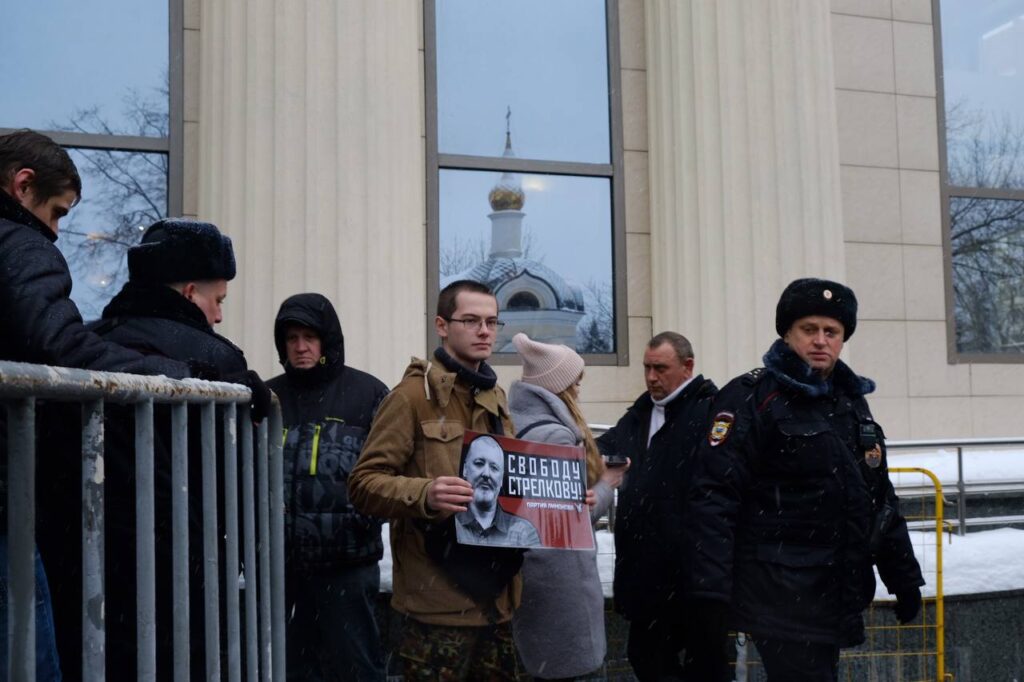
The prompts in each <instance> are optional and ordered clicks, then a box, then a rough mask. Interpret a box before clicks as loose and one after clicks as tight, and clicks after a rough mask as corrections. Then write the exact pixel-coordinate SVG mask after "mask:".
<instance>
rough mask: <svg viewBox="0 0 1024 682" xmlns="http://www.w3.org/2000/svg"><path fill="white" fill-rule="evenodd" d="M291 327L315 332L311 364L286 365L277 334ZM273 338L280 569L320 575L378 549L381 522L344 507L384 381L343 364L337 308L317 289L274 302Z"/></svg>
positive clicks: (370, 558)
mask: <svg viewBox="0 0 1024 682" xmlns="http://www.w3.org/2000/svg"><path fill="white" fill-rule="evenodd" d="M291 325H302V326H305V327H309V328H311V329H313V330H315V331H316V333H317V335H318V336H319V337H320V344H321V358H320V362H319V363H318V364H317V365H316V366H315V367H313V368H311V369H298V368H295V367H292V366H291V365H290V364H289V363H288V353H287V349H286V347H285V334H286V331H287V329H288V327H289V326H291ZM274 342H275V343H276V345H277V352H278V355H279V357H280V360H281V365H282V366H284V370H285V372H284V374H281V375H279V376H277V377H274V378H273V379H271V380H270V381H268V382H267V385H268V386H269V387H270V388H271V390H273V391H274V392H275V393H277V395H278V397H279V398H280V400H281V411H282V416H283V418H284V427H285V435H284V486H285V490H284V498H285V509H286V513H287V516H286V518H285V545H286V551H287V553H288V560H287V566H288V570H289V572H298V573H299V574H303V573H307V574H308V573H320V572H326V571H332V570H337V569H338V568H342V567H345V566H353V565H359V564H365V563H372V562H376V561H378V560H379V559H380V558H381V556H383V553H384V546H383V543H382V542H381V536H380V532H381V520H380V519H377V518H374V517H370V516H366V515H364V514H361V513H359V512H358V511H356V509H355V508H354V507H353V506H352V503H351V502H350V501H349V496H348V476H349V473H351V471H352V468H353V467H355V465H356V460H358V459H359V453H360V452H361V451H362V448H363V442H364V441H365V440H366V435H367V434H368V433H369V430H370V423H371V422H372V421H373V416H374V414H376V412H377V406H378V405H379V404H380V401H381V400H383V399H384V396H385V395H386V394H387V392H388V390H387V387H386V386H385V385H384V384H383V383H381V382H380V381H379V380H378V379H376V378H375V377H373V376H371V375H370V374H367V373H366V372H361V371H359V370H358V369H353V368H352V367H348V366H346V365H345V340H344V337H343V336H342V333H341V323H340V322H339V320H338V314H337V313H336V312H335V311H334V306H332V305H331V302H330V301H328V300H327V299H326V298H325V297H324V296H321V295H320V294H298V295H295V296H292V297H290V298H288V299H287V300H285V302H284V303H282V304H281V309H280V310H279V311H278V314H277V320H276V321H275V323H274Z"/></svg>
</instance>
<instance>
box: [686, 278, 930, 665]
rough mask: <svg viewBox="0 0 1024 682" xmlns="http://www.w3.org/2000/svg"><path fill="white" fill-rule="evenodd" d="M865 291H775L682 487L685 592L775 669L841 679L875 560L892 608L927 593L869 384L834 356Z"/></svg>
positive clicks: (717, 632) (718, 630) (797, 284)
mask: <svg viewBox="0 0 1024 682" xmlns="http://www.w3.org/2000/svg"><path fill="white" fill-rule="evenodd" d="M856 326H857V299H856V298H855V296H854V294H853V291H851V290H850V289H849V288H847V287H845V286H843V285H842V284H839V283H837V282H830V281H827V280H821V279H798V280H796V281H794V282H792V283H791V284H790V285H789V286H788V287H786V289H785V291H783V293H782V297H781V298H780V299H779V303H778V307H777V308H776V316H775V328H776V331H778V333H779V336H780V337H781V338H780V339H778V340H776V341H775V343H774V344H772V346H771V348H769V349H768V352H767V353H766V354H765V356H764V367H762V368H758V369H755V370H753V371H751V372H748V373H747V374H745V375H743V376H740V377H738V378H736V379H734V380H733V381H731V382H730V383H729V384H728V385H727V386H726V387H725V388H724V389H722V391H721V392H720V393H719V394H718V398H717V400H716V402H715V405H714V408H713V409H712V415H713V416H712V419H711V424H710V427H709V430H708V434H707V437H706V438H705V439H704V440H703V441H702V443H701V445H700V446H699V450H698V464H697V466H698V471H697V475H696V476H695V478H694V483H693V485H692V487H691V489H690V492H689V495H688V502H687V507H688V510H689V514H688V518H689V519H690V525H689V527H688V531H687V532H688V534H689V536H690V537H689V546H690V547H691V550H692V557H691V561H692V574H691V584H690V586H689V590H688V591H689V595H690V597H691V598H694V599H697V600H699V601H698V603H699V604H700V611H701V612H702V615H703V617H704V621H705V622H706V623H707V624H708V626H709V628H710V630H712V631H713V632H714V634H713V635H712V634H711V633H710V632H709V633H708V634H709V637H710V638H711V639H712V640H714V639H717V640H718V641H719V642H721V641H723V640H724V639H725V636H726V626H727V625H731V626H732V627H733V628H735V629H736V630H739V631H743V632H747V633H750V635H751V636H752V638H753V640H754V642H755V644H756V646H757V649H758V652H759V653H760V655H761V659H762V661H763V663H764V667H765V671H766V672H767V674H768V679H769V680H772V681H777V680H786V681H787V682H791V681H805V680H806V681H808V682H810V681H812V680H813V681H815V682H817V681H829V680H835V679H837V678H836V674H837V662H838V659H839V649H840V648H841V647H849V646H855V645H857V644H860V643H861V642H863V641H864V621H863V618H862V615H861V614H862V612H863V610H864V609H865V608H866V607H867V606H868V604H869V603H870V602H871V600H872V597H873V595H874V588H875V579H874V573H873V572H872V569H871V566H872V564H875V565H877V566H878V572H879V574H880V575H881V578H882V581H883V582H884V583H885V585H886V587H887V588H888V589H889V591H890V593H894V594H895V595H896V599H897V604H896V609H895V610H896V617H897V618H898V620H899V621H900V622H901V623H906V622H908V621H910V620H913V619H914V618H915V617H916V616H917V613H918V611H919V610H920V607H921V592H920V589H919V587H920V586H921V585H923V584H924V580H923V579H922V577H921V570H920V567H919V566H918V563H917V560H916V559H915V558H914V551H913V548H912V546H911V544H910V538H909V536H908V534H907V525H906V521H905V520H904V519H903V517H902V516H901V515H900V512H899V506H898V501H897V498H896V494H895V492H894V490H893V487H892V483H891V482H890V481H889V475H888V471H887V468H886V455H885V443H884V437H883V434H882V429H881V428H880V427H879V426H878V424H876V423H875V421H874V418H873V417H872V416H871V411H870V410H869V409H868V405H867V402H866V401H865V400H864V396H865V395H866V394H868V393H871V392H872V391H873V390H874V389H875V384H874V382H872V381H871V380H870V379H867V378H864V377H861V376H858V375H857V374H854V372H853V371H852V370H851V369H850V368H849V367H848V366H847V365H846V364H845V363H844V362H843V361H842V360H840V359H839V354H840V352H841V351H842V348H843V343H844V342H845V341H846V340H847V339H849V338H850V336H851V335H853V332H854V329H855V328H856Z"/></svg>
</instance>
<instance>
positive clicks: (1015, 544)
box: [380, 524, 1024, 600]
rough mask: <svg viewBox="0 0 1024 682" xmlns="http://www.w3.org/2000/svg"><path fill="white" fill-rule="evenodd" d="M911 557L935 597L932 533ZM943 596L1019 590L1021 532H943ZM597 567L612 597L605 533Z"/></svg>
mask: <svg viewBox="0 0 1024 682" xmlns="http://www.w3.org/2000/svg"><path fill="white" fill-rule="evenodd" d="M910 535H911V541H912V542H913V545H914V554H915V555H916V556H917V560H918V562H919V563H920V564H921V570H922V572H923V573H924V577H925V580H926V581H927V584H926V585H925V587H924V588H923V590H922V592H923V593H924V594H925V596H935V584H936V560H935V533H925V532H917V531H912V532H911V533H910ZM942 537H943V544H942V573H943V593H944V594H946V595H953V594H972V593H979V592H1000V591H1002V590H1020V589H1024V561H1022V560H1021V559H1022V558H1024V530H1014V529H1012V528H1001V529H998V530H989V531H983V532H977V533H968V534H967V535H965V536H959V535H956V534H954V535H952V536H950V535H949V534H948V533H947V534H944V535H943V536H942ZM597 546H598V554H597V568H598V571H599V573H600V575H601V583H602V585H603V587H604V594H605V596H606V597H610V596H611V594H612V575H613V574H614V570H615V543H614V541H613V537H612V534H611V533H609V532H608V531H606V530H602V531H598V533H597ZM877 582H878V587H877V588H876V590H875V598H876V599H882V600H885V599H892V597H891V596H890V595H889V594H888V593H887V591H886V589H885V586H884V585H882V581H881V580H879V581H877ZM391 585H392V583H391V543H390V536H389V533H388V526H387V525H386V524H385V526H384V559H383V560H382V561H381V562H380V588H381V590H382V591H384V592H391V589H392V587H391Z"/></svg>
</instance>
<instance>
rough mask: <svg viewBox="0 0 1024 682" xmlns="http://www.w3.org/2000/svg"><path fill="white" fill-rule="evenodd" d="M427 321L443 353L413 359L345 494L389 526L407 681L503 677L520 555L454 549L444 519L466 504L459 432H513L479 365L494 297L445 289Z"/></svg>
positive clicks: (501, 396) (486, 352) (490, 375)
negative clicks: (386, 520)
mask: <svg viewBox="0 0 1024 682" xmlns="http://www.w3.org/2000/svg"><path fill="white" fill-rule="evenodd" d="M434 325H435V328H436V330H437V334H438V336H440V337H441V347H440V348H438V349H437V350H436V351H435V352H434V357H433V359H431V360H413V362H412V364H410V365H409V367H408V369H406V372H405V376H404V378H403V379H402V381H401V382H400V383H399V384H398V386H396V387H395V388H394V390H393V391H392V392H391V393H390V394H389V395H388V397H387V398H385V399H384V401H383V403H381V406H380V409H379V411H378V412H377V416H376V418H375V419H374V422H373V426H372V428H371V429H370V434H369V435H368V436H367V439H366V443H365V444H364V446H363V451H362V455H361V456H360V458H359V463H358V464H357V465H356V468H355V469H354V470H353V471H352V474H351V475H350V476H349V494H350V495H351V498H352V502H353V503H354V504H355V506H356V507H357V508H358V509H359V510H360V511H362V512H363V513H364V514H369V515H372V516H378V517H384V518H390V519H392V522H391V551H392V553H393V557H394V572H393V580H394V596H393V598H392V600H391V605H392V607H393V608H395V610H397V611H399V612H400V613H402V614H404V615H405V616H406V620H405V623H404V626H403V632H402V641H401V644H400V645H399V649H398V653H399V655H400V656H401V657H402V659H403V662H404V664H405V670H404V674H405V677H406V679H438V678H439V676H441V675H442V674H443V675H451V676H452V677H451V678H450V679H464V680H475V679H493V680H500V679H508V680H512V679H515V676H516V654H515V645H514V643H513V640H512V631H511V627H510V624H509V621H510V619H511V617H512V610H513V608H514V607H515V606H516V605H517V603H518V601H519V592H520V584H519V578H518V571H519V567H520V565H521V563H522V551H521V550H518V549H510V548H504V547H478V546H469V545H460V544H458V542H457V540H456V530H455V523H454V518H453V515H454V514H456V513H458V512H465V511H466V510H467V509H468V505H469V504H470V503H471V502H472V500H473V487H472V485H470V483H469V482H468V481H466V480H465V479H463V478H461V477H460V476H459V473H460V471H461V467H460V459H461V454H462V444H463V435H464V433H465V431H466V430H473V431H478V432H489V433H497V434H512V433H515V431H514V430H513V428H512V422H511V420H510V419H509V412H508V406H507V403H506V401H505V392H504V391H503V390H502V389H501V387H499V386H498V385H497V377H496V376H495V374H494V370H492V369H491V368H490V367H489V366H488V365H487V362H486V360H487V359H488V358H489V357H490V356H491V351H492V348H493V346H494V341H495V338H496V337H497V331H498V328H499V327H500V325H501V322H500V321H499V320H498V302H497V300H496V299H495V298H494V294H493V293H492V292H491V290H490V289H489V288H488V287H487V286H485V285H483V284H481V283H479V282H473V281H468V280H459V281H457V282H453V283H452V284H449V285H448V286H447V287H445V288H444V290H442V291H441V294H440V295H439V296H438V301H437V317H436V318H435V319H434ZM442 671H443V672H442ZM446 679H449V678H448V677H446Z"/></svg>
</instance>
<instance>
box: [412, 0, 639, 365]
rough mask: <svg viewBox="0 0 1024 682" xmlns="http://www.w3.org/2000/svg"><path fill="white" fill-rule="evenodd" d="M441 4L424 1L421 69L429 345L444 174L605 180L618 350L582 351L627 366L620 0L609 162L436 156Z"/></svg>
mask: <svg viewBox="0 0 1024 682" xmlns="http://www.w3.org/2000/svg"><path fill="white" fill-rule="evenodd" d="M437 2H438V0H423V68H424V91H425V92H424V99H425V102H424V103H425V109H426V111H425V119H426V121H425V123H426V131H425V138H426V140H425V143H426V176H427V177H426V180H427V182H426V189H427V202H426V204H427V205H426V209H427V235H426V236H427V239H426V246H427V254H426V256H427V296H426V319H427V325H426V327H427V329H426V347H427V349H428V350H432V349H433V348H435V347H437V346H438V345H439V343H440V339H439V338H438V336H437V333H436V332H435V330H434V324H433V321H434V309H435V307H436V304H437V293H438V291H439V289H440V283H441V276H440V267H439V265H440V264H439V256H440V229H441V225H440V193H439V192H440V177H441V171H442V170H475V171H490V172H496V173H500V172H505V171H511V172H515V173H528V174H545V175H569V176H582V177H597V178H607V179H608V180H609V181H610V185H611V191H610V195H611V207H610V210H611V223H612V233H611V235H609V236H610V238H611V240H612V287H613V296H612V305H613V306H614V309H615V325H614V329H615V351H614V352H612V353H582V354H581V355H582V356H583V358H584V360H585V361H586V363H587V364H588V365H591V366H598V365H606V366H616V365H617V366H626V365H629V338H628V336H629V311H628V310H627V292H626V286H627V282H628V278H627V273H626V197H625V187H624V186H625V181H624V177H623V176H624V156H625V152H624V145H623V137H622V86H621V81H622V75H621V60H620V57H619V13H618V0H605V2H604V5H605V21H606V29H605V35H606V39H607V50H608V100H609V101H608V112H609V116H608V123H609V148H610V161H611V162H610V163H587V162H577V161H550V160H539V159H528V158H506V157H500V156H494V157H489V156H471V155H465V154H442V153H439V152H438V148H437V146H438V129H437V124H438V114H437V104H438V101H437ZM489 362H491V364H495V365H517V364H519V359H518V358H517V357H516V356H515V354H514V353H500V354H499V353H495V354H494V355H492V356H491V359H490V360H489Z"/></svg>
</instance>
